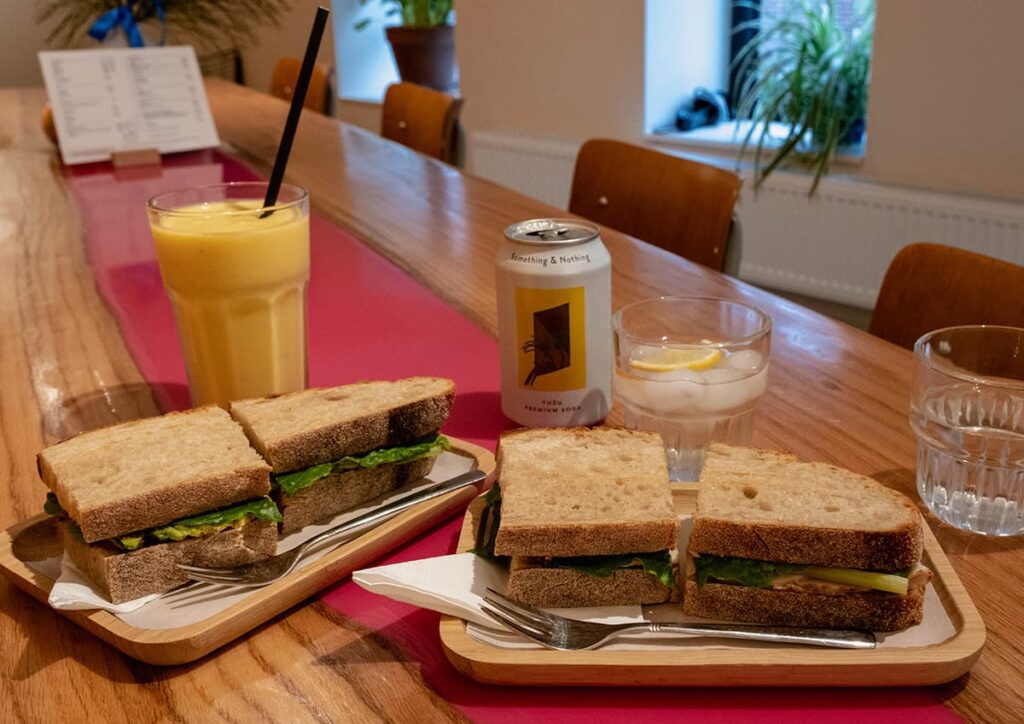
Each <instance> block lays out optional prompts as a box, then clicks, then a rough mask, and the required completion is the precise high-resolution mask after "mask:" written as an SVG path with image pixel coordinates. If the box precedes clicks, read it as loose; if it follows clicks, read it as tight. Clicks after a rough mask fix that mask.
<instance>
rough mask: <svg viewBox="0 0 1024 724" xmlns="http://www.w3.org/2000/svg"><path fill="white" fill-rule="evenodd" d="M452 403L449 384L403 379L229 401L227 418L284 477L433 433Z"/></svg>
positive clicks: (442, 380)
mask: <svg viewBox="0 0 1024 724" xmlns="http://www.w3.org/2000/svg"><path fill="white" fill-rule="evenodd" d="M454 400H455V383H454V382H452V381H451V380H449V379H445V378H441V377H409V378H406V379H402V380H396V381H394V382H387V381H372V382H358V383H356V384H353V385H342V386H340V387H331V388H322V389H311V390H303V391H302V392H293V393H290V394H286V395H278V396H276V397H269V398H263V399H258V400H244V401H242V402H233V403H231V415H232V416H233V417H234V418H235V419H236V420H237V421H238V422H239V423H241V425H242V427H243V428H245V433H246V435H248V437H249V440H250V441H251V442H252V444H253V446H254V447H255V448H256V449H257V450H258V451H259V452H260V454H261V455H262V456H263V457H264V459H265V460H267V462H269V463H270V464H271V466H272V467H273V469H274V472H275V473H286V472H289V471H292V470H298V469H300V468H305V467H309V466H311V465H319V464H320V463H326V462H330V461H332V460H337V459H338V458H341V457H344V456H345V455H354V454H358V453H365V452H369V451H370V450H375V449H376V448H379V447H387V446H392V445H401V444H403V443H407V442H410V441H412V440H415V439H417V438H420V437H424V436H426V435H430V434H431V433H435V432H437V431H438V430H440V429H441V426H442V425H443V424H444V422H445V420H446V419H447V418H448V415H449V413H450V412H451V409H452V404H453V402H454ZM311 406H315V410H314V412H313V413H310V412H308V408H309V407H311Z"/></svg>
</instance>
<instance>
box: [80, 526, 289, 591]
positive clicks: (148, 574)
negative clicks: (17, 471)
mask: <svg viewBox="0 0 1024 724" xmlns="http://www.w3.org/2000/svg"><path fill="white" fill-rule="evenodd" d="M60 529H61V540H62V541H63V544H64V552H65V553H66V554H67V555H68V556H70V558H71V560H72V561H74V563H75V565H76V566H78V568H79V570H81V571H82V573H84V574H85V576H86V577H87V578H88V579H89V580H90V581H92V583H93V585H94V586H96V588H97V589H98V590H99V591H100V592H101V593H103V595H104V596H106V597H107V598H108V599H110V600H111V601H112V602H113V603H123V602H124V601H132V600H134V599H136V598H141V597H142V596H148V595H149V594H151V593H164V592H165V591H170V590H171V589H172V588H177V587H178V586H180V585H182V584H184V583H187V582H188V576H187V575H186V574H185V572H184V571H182V570H181V569H180V568H178V564H185V565H193V566H209V567H212V568H221V567H225V568H232V567H234V566H240V565H242V564H244V563H252V562H254V561H259V560H263V559H264V558H268V557H270V556H272V555H274V553H275V552H276V551H277V524H276V523H274V522H273V521H263V520H255V521H251V522H249V523H247V524H246V525H243V526H242V527H240V528H237V527H236V528H227V529H225V530H222V531H219V532H217V533H213V534H211V535H208V536H203V537H201V538H186V539H185V540H182V541H177V542H173V543H159V544H157V545H151V546H145V547H143V548H139V549H138V550H136V551H130V552H128V551H120V550H118V549H116V548H114V547H113V546H112V545H110V544H108V543H94V544H91V545H90V544H88V543H86V542H85V541H84V540H82V538H80V537H79V536H78V535H77V534H75V533H74V532H73V531H72V530H71V527H70V526H69V525H68V524H67V523H66V522H65V523H61V524H60Z"/></svg>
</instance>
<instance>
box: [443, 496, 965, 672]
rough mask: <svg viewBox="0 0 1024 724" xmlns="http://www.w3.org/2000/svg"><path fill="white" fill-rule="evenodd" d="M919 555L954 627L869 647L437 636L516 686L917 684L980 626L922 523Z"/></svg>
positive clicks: (471, 668) (947, 664) (478, 667)
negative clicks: (539, 643) (928, 639)
mask: <svg viewBox="0 0 1024 724" xmlns="http://www.w3.org/2000/svg"><path fill="white" fill-rule="evenodd" d="M672 487H673V500H674V502H675V505H676V510H677V511H678V512H679V513H680V514H690V513H692V512H693V510H694V508H695V506H696V502H697V485H696V484H695V483H682V484H674V485H673V486H672ZM482 509H483V501H482V499H478V500H476V501H474V502H473V504H472V505H471V506H470V508H469V510H468V511H467V513H466V519H465V522H464V524H463V528H462V535H461V536H460V538H459V547H458V550H459V551H465V550H468V549H469V548H471V547H472V546H473V543H474V536H475V531H476V527H477V521H478V519H479V515H480V511H481V510H482ZM923 562H924V564H925V565H926V566H928V567H929V568H931V570H932V571H933V573H934V574H935V576H934V578H933V580H932V583H931V585H932V586H934V587H935V591H936V593H937V594H938V596H939V599H940V600H941V602H942V605H943V606H944V607H945V609H946V613H947V614H948V616H949V618H950V620H951V621H952V623H953V626H954V628H955V629H956V633H955V634H954V635H953V636H952V637H951V638H949V639H947V640H946V641H943V642H942V643H939V644H934V645H931V646H917V647H902V648H895V647H894V648H880V649H875V650H872V651H849V650H840V649H825V648H811V647H801V646H784V645H780V646H778V647H759V648H742V647H739V646H736V647H727V646H722V647H717V646H716V647H715V648H700V649H693V648H684V647H680V648H673V647H671V646H670V645H666V646H665V647H664V648H663V649H661V648H659V649H658V650H650V649H648V650H644V651H622V650H607V649H606V650H602V649H597V650H596V651H554V650H550V649H504V648H498V647H494V646H490V645H488V644H485V643H482V642H480V641H477V640H476V639H473V638H471V637H470V636H469V635H468V634H467V633H466V623H465V621H462V620H461V619H457V618H453V617H451V616H443V617H442V618H441V643H442V645H443V646H444V649H445V653H446V654H447V656H448V659H449V660H450V661H451V662H452V664H453V665H454V666H455V667H456V668H457V669H458V670H459V671H461V672H462V673H463V674H465V675H466V676H468V677H470V678H471V679H475V680H477V681H480V682H484V683H488V684H511V685H519V686H534V685H550V686H565V685H572V686H918V685H930V684H940V683H943V682H947V681H951V680H952V679H955V678H957V677H958V676H960V675H961V674H963V673H965V672H966V671H967V670H968V669H970V668H971V666H972V665H973V664H974V662H975V661H976V660H977V659H978V656H979V655H980V654H981V648H982V646H984V644H985V626H984V624H983V623H982V621H981V617H980V616H979V615H978V612H977V610H975V608H974V604H973V603H972V602H971V599H970V597H969V596H968V595H967V591H966V590H965V589H964V587H963V585H962V584H961V583H960V579H959V578H958V577H957V575H956V572H955V571H954V570H953V567H952V566H951V565H950V563H949V559H947V558H946V555H945V554H944V553H943V552H942V548H941V547H940V546H939V544H938V541H937V540H936V539H935V536H934V535H933V534H932V532H931V530H930V529H929V528H928V526H927V525H925V526H924V556H923Z"/></svg>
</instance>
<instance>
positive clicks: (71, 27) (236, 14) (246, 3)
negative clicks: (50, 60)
mask: <svg viewBox="0 0 1024 724" xmlns="http://www.w3.org/2000/svg"><path fill="white" fill-rule="evenodd" d="M162 5H163V8H164V13H165V15H166V18H167V26H168V28H170V29H172V30H175V31H180V32H181V33H182V34H184V35H187V36H188V37H189V39H192V40H194V41H198V42H200V43H207V44H209V45H210V46H214V47H224V46H233V45H235V46H241V45H244V44H245V43H246V42H247V41H248V40H249V39H250V38H251V37H252V35H253V34H254V33H255V32H256V30H257V29H259V28H261V27H266V26H267V25H275V26H276V25H277V24H278V22H279V20H280V17H281V13H282V12H283V11H284V10H285V9H287V8H288V6H289V5H290V3H289V2H288V0H163V3H162ZM118 6H128V7H129V8H131V11H132V16H133V17H134V18H135V22H137V23H145V22H146V21H149V20H153V19H154V18H156V17H157V12H156V3H155V2H153V0H138V1H137V2H127V0H45V1H44V2H42V3H40V7H39V11H38V14H37V18H38V20H39V22H40V23H47V24H49V23H53V27H52V29H51V31H50V34H49V37H48V38H47V41H48V42H49V43H50V44H51V45H54V46H57V47H62V48H72V47H79V46H81V45H83V44H85V43H86V42H88V35H87V33H88V31H89V28H90V27H91V26H92V24H93V23H94V22H96V19H97V18H99V17H100V16H101V15H103V14H104V13H105V12H107V11H108V10H112V9H113V8H116V7H118Z"/></svg>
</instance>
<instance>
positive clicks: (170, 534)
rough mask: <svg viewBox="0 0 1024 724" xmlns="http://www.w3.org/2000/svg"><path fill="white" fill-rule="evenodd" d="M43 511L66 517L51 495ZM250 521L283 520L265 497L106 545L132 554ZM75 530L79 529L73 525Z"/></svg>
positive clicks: (129, 535) (114, 538)
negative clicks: (111, 545)
mask: <svg viewBox="0 0 1024 724" xmlns="http://www.w3.org/2000/svg"><path fill="white" fill-rule="evenodd" d="M43 510H44V511H46V512H47V513H49V514H50V515H53V516H57V517H67V513H66V512H65V511H64V509H63V508H61V507H60V503H58V502H57V496H56V495H54V494H53V493H47V494H46V502H45V503H44V504H43ZM249 520H269V521H274V522H275V523H280V522H281V521H282V520H284V518H283V517H282V516H281V511H280V510H278V509H277V505H276V504H275V503H274V501H273V500H271V499H270V498H269V497H267V496H263V497H262V498H256V499H255V500H248V501H246V502H244V503H239V504H238V505H232V506H229V507H227V508H221V509H220V510H214V511H211V512H209V513H202V514H201V515H193V516H191V517H189V518H181V519H179V520H176V521H174V522H172V523H168V524H167V525H162V526H158V527H156V528H150V529H149V530H143V531H138V532H136V533H129V534H126V535H119V536H115V537H113V538H110V539H109V541H110V542H111V543H113V544H114V545H115V546H117V547H118V548H120V549H121V550H126V551H134V550H138V549H139V548H141V547H142V546H143V545H145V544H146V543H165V542H167V541H180V540H185V539H186V538H199V537H201V536H204V535H211V534H213V533H217V532H220V531H222V530H224V529H225V528H231V527H238V526H241V525H245V524H246V523H248V522H249ZM72 526H73V528H74V530H78V526H77V525H74V523H72Z"/></svg>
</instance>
